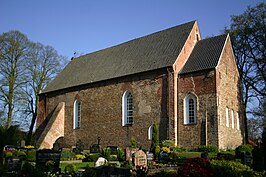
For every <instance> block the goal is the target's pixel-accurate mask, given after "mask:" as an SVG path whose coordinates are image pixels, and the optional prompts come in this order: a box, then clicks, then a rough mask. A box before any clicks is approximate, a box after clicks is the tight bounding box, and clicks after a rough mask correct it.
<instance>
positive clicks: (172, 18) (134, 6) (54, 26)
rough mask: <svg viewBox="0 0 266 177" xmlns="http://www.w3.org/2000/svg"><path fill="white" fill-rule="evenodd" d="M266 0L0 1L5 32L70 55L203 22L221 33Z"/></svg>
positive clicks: (210, 31)
mask: <svg viewBox="0 0 266 177" xmlns="http://www.w3.org/2000/svg"><path fill="white" fill-rule="evenodd" d="M260 2H263V0H216V1H215V0H131V1H130V0H94V1H92V0H43V1H41V0H0V34H2V33H3V32H8V31H10V30H19V31H20V32H22V33H23V34H25V35H27V37H28V38H29V39H30V40H31V41H34V42H40V43H42V44H44V45H50V46H52V47H54V48H55V49H56V50H57V51H58V53H59V54H60V55H63V56H66V57H67V58H68V59H70V58H71V57H73V56H74V52H76V53H77V54H78V55H83V54H87V53H91V52H94V51H97V50H100V49H104V48H107V47H111V46H114V45H117V44H120V43H123V42H126V41H129V40H132V39H135V38H139V37H142V36H145V35H148V34H151V33H154V32H157V31H161V30H164V29H167V28H170V27H173V26H176V25H180V24H183V23H186V22H190V21H193V20H197V21H198V23H199V28H200V33H201V37H202V38H203V39H204V38H206V37H210V36H215V35H219V34H221V33H222V31H223V29H224V28H225V27H226V26H229V25H230V20H231V16H232V15H240V14H242V13H243V12H244V11H245V10H246V9H247V6H255V5H257V4H258V3H260Z"/></svg>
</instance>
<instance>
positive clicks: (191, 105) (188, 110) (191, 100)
mask: <svg viewBox="0 0 266 177" xmlns="http://www.w3.org/2000/svg"><path fill="white" fill-rule="evenodd" d="M196 110H197V99H196V97H195V96H194V95H192V94H189V95H187V96H186V97H185V99H184V124H195V123H196V120H197V111H196Z"/></svg>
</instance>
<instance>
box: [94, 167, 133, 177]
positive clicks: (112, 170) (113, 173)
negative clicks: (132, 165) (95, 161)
mask: <svg viewBox="0 0 266 177" xmlns="http://www.w3.org/2000/svg"><path fill="white" fill-rule="evenodd" d="M96 173H97V177H107V176H108V177H109V176H110V177H129V176H131V175H130V169H129V168H118V167H112V166H100V167H96Z"/></svg>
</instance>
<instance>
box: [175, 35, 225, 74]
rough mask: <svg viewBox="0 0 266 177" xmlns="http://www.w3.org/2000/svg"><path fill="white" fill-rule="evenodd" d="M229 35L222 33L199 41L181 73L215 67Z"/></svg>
mask: <svg viewBox="0 0 266 177" xmlns="http://www.w3.org/2000/svg"><path fill="white" fill-rule="evenodd" d="M226 38H227V35H220V36H215V37H211V38H207V39H204V40H201V41H199V42H198V43H197V44H196V45H195V47H194V49H193V51H192V53H191V54H190V56H189V58H188V60H187V62H186V63H185V65H184V66H183V68H182V69H181V71H180V72H179V74H188V73H192V72H197V71H202V70H207V69H214V68H215V67H216V66H217V64H218V62H219V59H220V56H221V54H222V50H223V47H224V45H225V41H226Z"/></svg>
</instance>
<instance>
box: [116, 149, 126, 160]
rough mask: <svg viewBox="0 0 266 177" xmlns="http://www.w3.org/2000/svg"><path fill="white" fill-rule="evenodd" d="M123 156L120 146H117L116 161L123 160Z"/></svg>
mask: <svg viewBox="0 0 266 177" xmlns="http://www.w3.org/2000/svg"><path fill="white" fill-rule="evenodd" d="M124 159H125V157H124V151H123V150H122V149H121V148H118V150H117V160H118V161H120V162H121V161H124Z"/></svg>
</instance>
